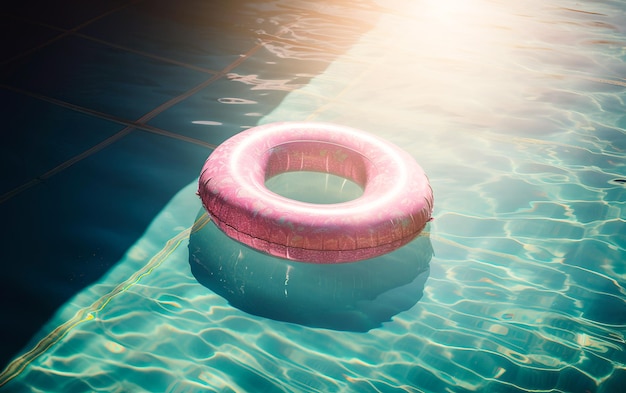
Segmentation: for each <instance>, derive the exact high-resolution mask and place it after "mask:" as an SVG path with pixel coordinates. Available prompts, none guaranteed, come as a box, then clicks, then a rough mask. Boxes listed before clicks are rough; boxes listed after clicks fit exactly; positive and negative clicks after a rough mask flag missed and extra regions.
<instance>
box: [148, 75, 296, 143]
mask: <svg viewBox="0 0 626 393" xmlns="http://www.w3.org/2000/svg"><path fill="white" fill-rule="evenodd" d="M285 94H286V93H285V92H282V91H259V90H253V89H251V88H250V87H249V86H247V85H245V84H243V83H240V82H237V81H231V80H228V79H220V80H218V81H216V82H214V83H213V84H211V85H210V86H209V87H207V88H205V89H203V90H201V91H199V92H198V93H196V94H194V95H192V96H191V97H189V98H187V99H186V100H184V101H182V102H180V103H178V104H177V105H174V106H173V107H171V108H169V109H168V110H166V111H164V112H163V113H161V114H160V115H158V116H156V117H155V118H154V119H152V120H151V121H150V122H149V124H150V125H152V126H156V127H159V128H162V129H166V130H170V131H173V132H175V133H177V134H181V135H184V136H187V137H191V138H195V139H199V140H202V141H205V142H208V143H211V144H215V145H217V144H220V143H222V142H223V141H225V140H226V139H228V138H230V137H231V136H233V135H235V134H236V133H238V132H240V131H242V130H243V129H245V128H249V127H253V126H255V125H257V123H258V121H259V119H260V118H261V117H262V116H265V115H267V114H268V113H269V112H271V111H272V110H273V109H274V108H275V107H276V106H277V105H278V104H279V103H280V101H281V100H282V99H283V98H284V96H285Z"/></svg>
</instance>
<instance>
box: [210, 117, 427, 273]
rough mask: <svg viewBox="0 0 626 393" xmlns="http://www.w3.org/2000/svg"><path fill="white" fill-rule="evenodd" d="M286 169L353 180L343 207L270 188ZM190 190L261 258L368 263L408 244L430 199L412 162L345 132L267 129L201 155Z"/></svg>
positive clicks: (295, 125)
mask: <svg viewBox="0 0 626 393" xmlns="http://www.w3.org/2000/svg"><path fill="white" fill-rule="evenodd" d="M293 171H314V172H322V173H330V174H333V175H337V176H340V177H343V178H346V179H349V180H351V181H353V182H355V183H356V184H358V185H359V186H360V187H361V188H362V189H363V194H362V195H361V196H360V197H358V198H356V199H353V200H351V201H347V202H341V203H335V204H313V203H307V202H301V201H297V200H293V199H289V198H286V197H284V196H281V195H278V194H276V193H274V192H272V191H270V190H269V189H268V188H267V187H266V186H265V181H266V180H267V179H269V178H271V177H273V176H276V175H279V174H281V173H285V172H293ZM198 194H199V195H200V198H201V199H202V203H203V205H204V207H205V209H206V210H207V211H208V213H209V215H210V216H211V218H212V220H213V222H214V223H215V225H216V226H217V227H218V228H219V229H220V230H222V231H223V232H224V233H226V234H227V235H228V236H229V237H231V238H233V239H235V240H238V241H239V242H241V243H244V244H246V245H248V246H250V247H252V248H254V249H256V250H259V251H261V252H264V253H267V254H270V255H273V256H276V257H281V258H285V259H289V260H294V261H301V262H309V263H343V262H355V261H359V260H363V259H368V258H373V257H376V256H379V255H382V254H386V253H388V252H391V251H393V250H395V249H397V248H399V247H401V246H403V245H405V244H406V243H408V242H410V241H411V240H413V239H414V238H415V237H416V236H417V235H418V234H419V233H420V232H421V231H422V229H423V228H424V226H425V225H426V223H427V222H428V221H429V220H430V219H431V215H432V210H433V193H432V189H431V187H430V184H429V182H428V178H427V177H426V174H425V173H424V171H423V170H422V168H421V167H420V166H419V165H418V164H417V162H415V160H414V159H413V157H411V156H410V155H409V154H408V153H406V152H405V151H403V150H402V149H400V148H398V147H397V146H395V145H393V144H391V143H390V142H387V141H385V140H384V139H381V138H378V137H376V136H373V135H370V134H368V133H365V132H363V131H360V130H356V129H353V128H349V127H345V126H340V125H335V124H327V123H310V122H283V123H272V124H267V125H262V126H258V127H254V128H251V129H249V130H246V131H244V132H241V133H239V134H237V135H235V136H234V137H232V138H230V139H228V140H227V141H226V142H224V143H223V144H221V145H220V146H219V147H218V148H217V149H215V151H214V152H213V153H212V154H211V155H210V156H209V158H208V159H207V161H206V163H205V164H204V167H203V168H202V173H201V175H200V180H199V189H198Z"/></svg>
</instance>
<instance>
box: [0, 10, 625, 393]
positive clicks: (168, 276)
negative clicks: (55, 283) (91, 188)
mask: <svg viewBox="0 0 626 393" xmlns="http://www.w3.org/2000/svg"><path fill="white" fill-rule="evenodd" d="M287 4H288V2H280V1H277V2H267V3H265V4H263V5H259V6H258V7H260V8H264V7H265V8H266V9H265V10H264V13H263V16H264V17H265V18H266V19H265V22H264V23H268V25H280V24H281V21H283V20H284V19H289V18H287V16H289V15H290V13H296V14H298V15H305V16H304V17H302V18H301V19H299V20H297V21H296V22H294V24H292V25H290V28H291V29H292V30H290V31H289V33H286V34H287V36H286V37H285V38H284V39H281V36H278V35H277V36H276V37H274V38H273V39H272V40H271V41H267V42H265V41H263V40H264V39H267V38H268V37H267V36H266V35H264V34H266V33H265V31H260V30H261V29H260V30H259V31H256V32H255V33H254V34H256V35H258V38H259V39H260V40H261V42H262V45H261V46H262V50H267V51H269V52H271V53H273V54H277V56H278V57H279V58H286V59H289V60H294V61H295V60H302V59H308V60H310V61H322V60H328V59H327V58H326V57H325V56H326V55H328V53H332V54H333V55H334V56H333V58H332V59H331V60H328V61H329V64H328V67H326V68H325V69H324V70H321V71H320V73H319V74H316V75H309V76H310V80H308V81H306V82H305V83H302V84H297V85H296V86H290V87H289V89H288V92H287V94H286V95H285V97H284V99H282V100H281V101H280V102H279V103H277V104H276V105H275V107H273V109H272V110H271V111H268V112H267V113H262V112H263V111H262V110H260V109H259V110H257V108H258V106H257V105H260V104H255V102H259V101H258V100H257V97H262V93H264V92H265V93H266V92H271V91H273V89H280V88H285V84H286V83H285V81H284V80H285V75H289V69H288V67H287V71H284V70H283V71H281V72H279V71H278V70H275V69H273V68H272V66H273V65H274V64H271V62H264V61H262V58H255V57H254V56H253V55H251V63H246V64H244V65H243V66H242V68H241V69H239V68H234V69H233V70H232V75H230V76H229V78H230V80H231V81H232V82H236V83H238V84H239V85H240V86H241V88H242V91H241V94H240V95H235V90H228V93H229V95H222V96H220V97H221V98H228V99H222V101H220V104H221V105H222V107H224V108H225V109H224V111H225V112H226V113H228V114H227V116H226V117H225V118H221V117H219V116H218V112H211V111H202V110H201V109H200V108H201V107H202V102H203V96H202V95H200V94H198V95H190V96H189V97H187V98H185V99H184V100H182V101H181V102H180V103H179V104H177V106H174V107H172V111H173V112H172V113H174V115H173V116H170V117H168V118H165V117H164V118H162V119H161V120H159V118H158V117H156V118H155V120H154V122H153V126H158V127H163V128H164V129H168V130H169V129H175V128H180V129H182V130H183V131H181V133H180V135H184V136H186V137H194V138H198V139H200V140H203V141H205V142H207V143H209V144H218V143H219V142H221V141H222V140H223V139H225V138H226V137H227V136H228V135H226V134H227V130H231V132H232V133H235V132H237V131H238V130H239V129H240V125H241V124H244V123H242V122H240V121H238V120H237V119H238V118H235V115H231V114H230V113H231V112H229V111H233V112H232V113H235V112H238V113H246V114H252V115H250V116H245V117H243V118H246V119H254V121H252V120H251V121H250V124H248V123H245V125H246V126H248V125H253V124H252V123H254V122H258V123H259V124H263V123H268V122H272V121H280V120H315V121H331V122H336V123H341V124H346V125H349V126H352V127H356V128H360V129H363V130H365V131H368V132H371V133H374V134H377V135H379V136H382V137H384V138H386V139H388V140H390V141H392V142H394V143H396V144H397V145H399V146H400V147H402V148H403V149H405V150H407V151H408V152H410V153H411V154H412V155H413V156H414V157H415V158H416V160H417V161H418V162H419V163H420V165H421V166H422V167H424V169H425V170H426V172H427V174H428V175H429V178H430V180H431V185H432V187H433V190H434V193H435V212H434V218H435V219H434V221H433V222H432V223H430V224H429V226H428V228H427V230H426V233H425V234H424V236H421V237H420V238H418V239H416V242H415V243H411V244H410V245H409V246H407V248H406V249H402V250H399V253H400V254H399V255H400V256H398V255H394V256H393V257H389V258H392V259H390V260H388V261H386V262H389V263H390V264H391V266H393V269H389V270H388V273H389V277H385V276H383V274H382V273H384V272H386V270H385V269H381V268H380V264H378V265H377V264H375V265H374V266H372V267H371V269H365V270H363V269H362V267H363V266H366V265H354V266H348V267H346V268H344V270H343V271H341V272H338V273H333V274H334V276H333V277H331V278H333V279H334V280H332V279H329V280H328V281H324V280H318V281H317V283H318V284H313V283H311V282H308V281H307V280H306V279H305V277H310V276H313V277H322V276H323V275H324V274H325V273H326V272H325V271H321V270H319V267H317V268H316V267H314V266H313V267H311V266H301V265H297V264H289V263H287V262H284V261H278V260H268V261H264V262H263V264H262V265H261V264H259V263H256V262H250V261H251V260H252V261H255V260H256V259H255V257H253V256H249V255H243V254H242V255H240V251H241V249H239V250H238V249H236V248H235V249H232V250H231V251H230V254H229V255H232V254H233V253H236V255H235V257H234V259H232V258H231V259H228V258H227V259H226V260H225V261H218V260H217V259H216V258H219V256H218V255H214V254H212V253H214V252H216V251H219V250H220V249H221V248H224V249H225V248H226V246H227V245H226V243H224V241H223V240H218V239H219V237H218V236H219V233H211V232H207V231H210V230H211V226H210V225H211V223H210V222H209V223H206V222H204V221H203V216H202V214H201V211H202V210H201V206H200V202H199V200H198V198H197V196H196V195H195V191H196V184H195V181H193V180H191V181H189V183H188V184H187V185H186V186H185V187H183V188H182V189H180V191H179V192H178V193H177V194H176V195H175V196H174V197H173V198H172V199H171V200H170V201H169V203H167V205H166V206H164V207H163V209H162V210H161V211H160V212H159V213H158V214H157V215H155V216H154V219H153V220H152V221H151V224H150V226H149V227H148V228H147V229H146V231H145V232H144V233H143V235H142V236H141V237H140V238H139V239H138V240H137V241H136V242H135V243H134V244H133V245H132V246H131V247H130V248H129V249H128V250H127V251H126V253H125V255H124V256H123V257H122V258H121V259H120V260H119V261H118V262H117V263H116V264H115V266H114V267H113V268H112V269H111V270H109V271H108V272H107V274H106V275H104V276H103V277H102V278H101V279H100V280H99V281H98V282H96V283H94V284H93V285H90V286H88V287H87V288H85V290H83V291H81V292H80V293H78V294H76V295H75V296H74V297H73V298H72V299H71V300H70V301H68V302H67V303H66V304H64V305H63V307H61V308H60V309H59V310H58V312H57V313H56V315H55V316H54V317H53V318H52V319H51V320H50V321H49V322H48V323H47V324H46V325H45V326H44V327H42V329H41V330H40V332H39V333H38V334H37V335H36V336H35V337H34V338H33V340H32V341H31V343H30V344H29V345H28V346H27V348H25V349H24V351H23V352H22V353H23V354H22V355H21V356H18V357H17V358H16V359H15V360H14V361H13V363H11V364H10V365H9V367H8V368H7V369H6V370H5V371H4V372H3V374H2V375H1V376H0V383H2V384H3V386H2V389H3V390H6V391H16V392H22V391H24V392H39V391H63V392H82V391H107V392H111V391H119V392H126V391H133V392H143V391H146V392H154V391H167V392H179V391H180V392H183V391H220V392H222V391H235V392H241V391H254V392H260V391H267V392H273V391H287V392H319V391H329V392H330V391H332V392H335V391H346V392H356V391H358V392H360V391H366V392H367V391H380V392H396V391H398V392H402V391H405V392H444V391H450V392H472V391H477V392H524V391H533V392H619V391H620V388H621V387H622V386H624V383H626V352H625V349H626V345H625V341H624V335H625V333H626V300H625V299H626V290H625V287H626V264H625V263H624V261H625V260H626V213H625V211H626V210H625V204H626V186H625V180H626V160H625V158H626V130H625V129H626V103H625V101H626V79H624V76H625V75H626V46H625V44H624V42H626V11H625V10H626V3H624V2H621V1H614V2H604V3H597V2H590V1H589V2H570V1H554V2H550V4H546V3H544V2H539V1H529V2H523V3H519V4H497V3H494V2H490V1H480V0H474V1H465V2H463V1H450V2H440V1H424V2H415V1H408V0H406V1H404V0H398V1H392V2H389V1H385V2H382V1H381V2H379V3H378V4H376V6H371V7H366V6H365V5H363V4H361V6H360V7H358V9H357V10H356V11H354V10H353V11H351V10H350V7H349V5H346V4H343V5H342V4H337V5H335V6H330V5H329V4H325V5H324V6H325V7H331V10H332V12H331V11H329V9H328V8H325V9H323V10H322V9H316V8H315V7H316V6H315V5H311V4H304V3H296V4H297V5H294V6H293V8H289V7H288V6H287ZM298 7H300V8H298ZM320 7H321V6H320ZM333 7H334V8H333ZM302 9H304V10H306V11H307V12H304V13H302V14H299V12H300V11H301V10H302ZM246 10H248V9H246ZM242 12H243V11H242ZM330 14H333V15H334V18H336V19H332V18H330V17H329V16H328V15H330ZM320 15H324V18H322V16H320ZM320 21H323V26H325V27H327V28H326V29H320V30H321V31H320V30H318V29H315V26H317V25H318V23H320ZM361 22H362V23H364V24H367V25H368V29H367V31H363V32H362V33H360V34H359V36H358V40H355V42H354V43H352V44H351V45H349V47H348V48H346V49H345V51H343V50H342V51H337V50H334V48H335V46H334V45H336V44H337V43H338V42H341V36H340V34H335V35H333V34H332V32H333V31H334V30H333V27H335V28H336V29H337V31H338V32H340V31H342V30H341V26H351V25H354V24H356V23H361ZM263 26H265V25H263ZM320 35H321V36H322V37H328V36H332V37H333V38H334V40H329V42H328V43H327V44H326V45H327V46H325V44H324V39H323V38H319V36H320ZM295 43H299V44H301V45H305V44H306V45H308V46H307V47H306V50H304V49H302V48H299V47H298V46H296V45H295ZM311 48H314V49H315V48H318V49H319V51H316V50H314V49H311ZM192 52H193V51H192ZM181 61H183V60H181ZM184 61H188V62H190V63H191V62H193V58H192V59H186V60H184ZM268 69H269V70H268ZM273 72H275V74H272V73H273ZM290 77H291V78H292V79H290V80H291V81H292V83H294V84H295V83H296V82H293V81H295V80H297V78H296V76H293V75H291V76H290ZM188 82H189V81H188ZM189 83H190V84H191V82H189ZM230 93H232V94H230ZM147 104H149V103H146V105H147ZM231 108H237V109H231ZM104 109H106V108H104ZM107 110H110V111H111V112H114V111H115V110H116V109H115V108H111V109H107ZM259 114H261V115H259ZM177 121H178V122H177ZM229 121H230V122H232V123H230V124H229V123H228V122H229ZM182 123H184V124H182ZM217 123H220V124H222V125H224V126H225V127H221V128H219V131H217V132H216V133H212V130H213V129H212V127H215V125H216V124H217ZM178 124H180V127H177V125H178ZM194 127H195V128H194ZM200 130H204V132H201V131H200ZM193 133H196V134H193ZM208 154H210V148H208V147H207V148H206V155H208ZM199 171H200V167H198V173H199ZM196 176H197V174H196ZM288 183H289V184H291V182H288ZM199 212H200V214H199ZM214 245H219V246H220V248H216V247H214ZM404 253H406V254H404ZM218 254H219V253H218ZM194 256H196V259H194ZM200 257H202V258H200ZM204 257H207V258H204ZM194 260H199V261H201V263H199V264H197V265H196V267H197V266H204V267H205V268H206V267H207V266H209V269H210V268H216V267H217V269H218V270H219V269H220V267H221V271H223V272H225V273H223V274H224V275H223V276H219V275H217V277H216V276H215V275H214V276H210V277H207V276H206V275H204V276H203V275H202V270H200V271H198V270H197V269H196V267H195V266H194ZM233 261H240V262H241V263H242V264H243V267H244V269H243V270H241V269H239V268H240V267H242V266H241V265H237V266H235V262H233ZM390 261H391V262H390ZM411 261H415V262H414V263H407V262H411ZM394 263H395V264H394ZM259 265H260V266H259ZM290 266H291V267H290ZM252 269H258V270H255V274H256V276H254V277H250V276H249V275H246V274H248V273H249V272H250V271H251V270H252ZM376 269H380V270H376ZM229 272H230V273H229ZM287 272H289V285H287V287H288V289H289V291H291V290H292V289H293V292H291V293H292V294H293V295H294V296H293V297H296V295H297V296H298V297H299V299H302V300H301V302H302V303H301V304H302V305H303V306H305V307H298V304H299V303H298V302H296V303H294V302H292V301H290V300H289V301H288V300H286V299H288V297H285V296H281V294H282V295H285V292H284V290H285V288H286V286H285V281H286V280H287V276H286V274H287ZM370 274H372V275H370ZM259 275H264V276H263V277H267V279H266V281H267V286H266V287H264V286H263V285H262V284H263V279H259ZM325 277H326V278H328V276H325ZM350 277H358V278H359V279H360V282H362V283H366V284H365V285H363V284H360V283H356V282H355V281H356V280H355V281H353V282H352V283H349V284H348V281H349V280H348V278H350ZM292 279H293V281H292ZM319 283H321V284H319ZM372 283H373V284H372ZM242 284H245V285H244V287H243V288H244V291H243V292H242V291H241V289H242ZM290 285H291V287H289V286H290ZM326 288H328V289H330V288H332V289H334V290H336V289H339V290H343V291H344V292H340V294H339V295H333V296H329V295H328V294H329V292H325V291H323V289H326ZM356 289H359V290H356ZM237 291H239V292H237ZM246 291H247V293H246ZM298 291H300V292H298ZM276 293H278V295H277V294H276ZM307 293H310V294H312V295H318V297H317V298H316V299H315V301H313V300H311V299H310V298H307V297H306V294H307ZM263 295H266V298H264V299H261V300H263V301H261V300H260V299H259V296H263ZM323 296H328V298H324V297H323ZM293 297H292V298H293ZM298 297H296V299H298ZM277 302H279V303H277ZM273 304H279V306H280V307H272V305H273ZM324 304H328V308H326V307H324ZM307 308H308V310H309V311H310V312H307ZM346 310H350V312H347V311H346ZM372 310H375V311H372ZM381 310H382V311H381ZM325 313H326V314H325Z"/></svg>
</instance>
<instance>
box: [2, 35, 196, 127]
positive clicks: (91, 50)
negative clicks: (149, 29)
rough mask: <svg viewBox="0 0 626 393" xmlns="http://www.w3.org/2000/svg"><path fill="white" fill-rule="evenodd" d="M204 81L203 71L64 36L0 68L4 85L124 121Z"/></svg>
mask: <svg viewBox="0 0 626 393" xmlns="http://www.w3.org/2000/svg"><path fill="white" fill-rule="evenodd" d="M206 79H208V76H207V75H206V74H204V73H201V72H197V71H193V70H189V69H185V68H182V67H179V66H175V65H172V64H167V63H164V62H161V61H157V60H154V59H150V58H147V57H144V56H140V55H137V54H133V53H129V52H125V51H122V50H119V49H115V48H111V47H108V46H105V45H102V44H100V43H96V42H93V41H89V40H85V39H82V38H78V37H74V36H68V37H64V38H63V39H60V40H58V41H57V42H54V43H53V44H51V45H48V46H46V47H45V48H42V49H41V50H39V51H37V52H36V53H34V54H32V55H31V56H27V57H26V58H23V59H20V61H17V62H13V63H11V64H9V65H5V66H4V67H2V69H0V80H1V81H2V83H5V84H7V85H9V86H13V87H17V88H21V89H25V90H28V91H31V92H34V93H39V94H43V95H46V96H49V97H52V98H55V99H59V100H63V101H67V102H69V103H71V104H76V105H81V106H83V107H86V108H89V109H93V110H96V111H101V112H105V113H108V114H111V115H114V116H119V117H123V118H127V119H132V120H134V119H138V118H140V117H141V116H143V115H144V114H146V113H148V112H150V111H151V110H152V109H154V108H155V107H158V106H159V105H161V104H163V103H164V102H167V101H168V100H170V99H171V98H173V97H176V96H178V95H180V94H183V93H184V92H186V91H187V90H188V89H190V88H192V87H194V86H196V85H197V84H199V83H201V82H203V81H205V80H206Z"/></svg>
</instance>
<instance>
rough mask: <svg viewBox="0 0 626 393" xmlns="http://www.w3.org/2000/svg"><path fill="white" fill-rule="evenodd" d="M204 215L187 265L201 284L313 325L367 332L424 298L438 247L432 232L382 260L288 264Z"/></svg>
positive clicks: (275, 315)
mask: <svg viewBox="0 0 626 393" xmlns="http://www.w3.org/2000/svg"><path fill="white" fill-rule="evenodd" d="M203 215H204V216H205V217H206V213H205V212H204V211H200V213H199V214H198V220H196V225H195V226H194V228H193V229H192V234H191V236H190V238H189V264H190V266H191V271H192V273H193V274H194V276H195V277H196V279H197V280H198V282H200V283H201V284H202V285H204V286H206V287H207V288H208V289H210V290H211V291H213V292H215V293H217V294H219V295H220V296H222V297H224V298H225V299H226V300H228V302H229V303H230V304H231V305H233V306H234V307H237V308H239V309H240V310H242V311H245V312H248V313H250V314H254V315H258V316H262V317H266V318H271V319H274V320H279V321H286V322H291V323H297V324H300V325H304V326H310V327H322V328H327V329H334V330H343V331H354V332H367V331H369V330H371V329H375V328H378V327H380V326H382V323H384V322H388V321H390V320H391V318H392V317H393V316H395V315H396V314H398V313H400V312H402V311H406V310H408V309H410V308H411V307H413V306H414V305H415V304H416V303H417V302H418V301H419V299H421V297H422V295H423V291H424V285H425V283H426V280H427V279H428V275H429V271H430V260H431V258H432V255H433V248H432V245H431V242H430V238H429V237H428V234H427V232H423V234H421V235H420V236H418V237H417V238H416V239H414V240H413V241H412V242H411V243H409V244H407V245H405V246H403V247H400V248H399V249H397V250H395V251H393V252H391V253H389V254H386V255H383V256H379V257H376V258H371V259H367V260H363V261H358V262H352V263H342V264H317V263H307V262H295V261H288V260H284V259H281V258H276V257H272V256H269V255H266V254H264V253H262V252H260V251H257V250H255V249H252V248H250V247H248V246H245V245H243V244H241V243H239V242H238V241H236V240H233V239H231V238H229V237H228V236H227V235H225V234H224V233H223V232H222V231H221V230H219V229H218V228H217V226H215V225H214V224H213V222H208V223H207V222H206V221H203V220H202V219H201V218H202V216H203Z"/></svg>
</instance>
